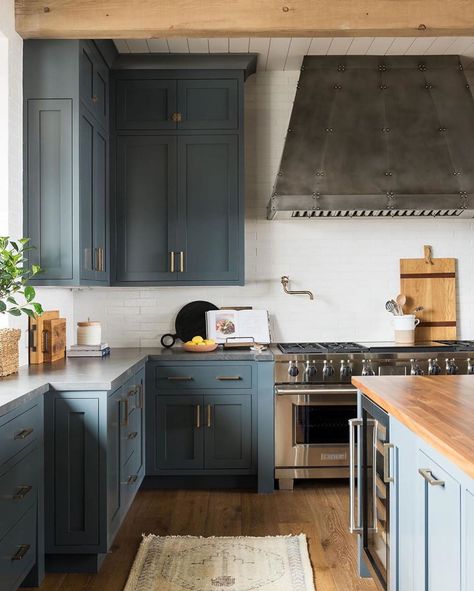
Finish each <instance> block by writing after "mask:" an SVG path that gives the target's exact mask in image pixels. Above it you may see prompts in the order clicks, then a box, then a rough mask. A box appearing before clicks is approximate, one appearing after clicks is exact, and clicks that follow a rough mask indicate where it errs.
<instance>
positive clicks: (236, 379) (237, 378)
mask: <svg viewBox="0 0 474 591" xmlns="http://www.w3.org/2000/svg"><path fill="white" fill-rule="evenodd" d="M241 379H242V378H241V376H217V377H216V380H219V381H220V382H239V381H240V380H241Z"/></svg>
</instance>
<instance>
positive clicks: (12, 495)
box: [0, 449, 38, 539]
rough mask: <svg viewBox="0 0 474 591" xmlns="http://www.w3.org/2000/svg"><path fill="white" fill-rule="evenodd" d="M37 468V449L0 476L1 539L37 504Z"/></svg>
mask: <svg viewBox="0 0 474 591" xmlns="http://www.w3.org/2000/svg"><path fill="white" fill-rule="evenodd" d="M37 466H38V451H37V450H36V449H35V450H34V451H32V452H31V453H29V454H28V455H27V456H26V457H25V458H23V459H22V460H20V461H19V462H18V463H16V464H15V465H14V466H13V467H12V468H10V469H9V470H8V471H7V472H5V473H3V474H2V475H1V476H0V539H1V538H3V536H4V535H5V534H6V533H7V531H8V530H10V529H11V527H12V526H13V525H15V523H16V522H17V521H18V520H19V519H20V518H21V517H22V515H24V513H25V512H26V511H27V510H28V509H29V508H30V507H31V506H32V505H35V504H36V495H37V487H38V477H37Z"/></svg>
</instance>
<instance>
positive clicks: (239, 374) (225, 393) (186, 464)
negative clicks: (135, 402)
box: [147, 361, 258, 476]
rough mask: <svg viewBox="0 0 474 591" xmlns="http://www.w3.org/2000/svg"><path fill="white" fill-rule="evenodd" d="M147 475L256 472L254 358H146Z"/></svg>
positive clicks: (245, 474)
mask: <svg viewBox="0 0 474 591" xmlns="http://www.w3.org/2000/svg"><path fill="white" fill-rule="evenodd" d="M148 384H149V385H148V389H147V392H148V401H147V408H148V412H147V433H148V435H147V475H151V476H164V475H168V476H179V475H186V474H187V475H189V476H196V475H201V476H249V475H255V474H256V473H257V384H258V380H257V364H253V363H243V362H239V363H219V362H218V363H216V362H206V361H204V362H187V363H185V364H173V365H166V364H159V363H149V364H148Z"/></svg>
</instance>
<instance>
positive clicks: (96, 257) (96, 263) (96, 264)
mask: <svg viewBox="0 0 474 591" xmlns="http://www.w3.org/2000/svg"><path fill="white" fill-rule="evenodd" d="M92 270H93V271H99V249H98V248H94V263H93V265H92Z"/></svg>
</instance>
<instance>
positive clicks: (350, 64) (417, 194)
mask: <svg viewBox="0 0 474 591" xmlns="http://www.w3.org/2000/svg"><path fill="white" fill-rule="evenodd" d="M433 216H434V217H437V218H473V217H474V100H473V97H472V94H471V91H470V89H469V84H468V82H467V80H466V77H465V75H464V72H463V68H462V65H461V63H460V59H459V57H457V56H380V57H379V56H321V57H320V56H307V57H305V59H304V61H303V66H302V68H301V75H300V79H299V83H298V87H297V91H296V97H295V102H294V105H293V111H292V114H291V119H290V125H289V129H288V133H287V136H286V141H285V146H284V149H283V155H282V159H281V164H280V170H279V172H278V175H277V178H276V182H275V185H274V190H273V194H272V197H271V199H270V202H269V204H268V215H267V217H268V219H290V218H291V219H308V218H349V217H368V218H370V217H373V218H381V217H397V218H398V217H400V218H404V219H406V218H410V217H433Z"/></svg>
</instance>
